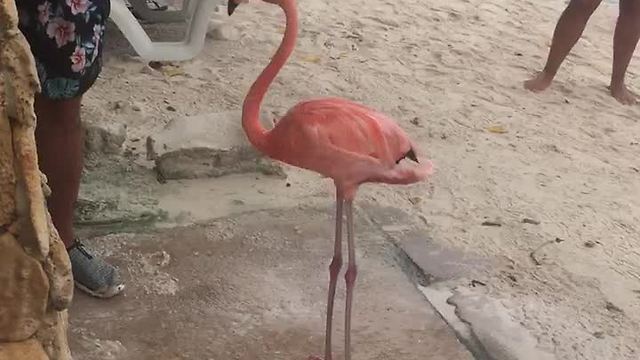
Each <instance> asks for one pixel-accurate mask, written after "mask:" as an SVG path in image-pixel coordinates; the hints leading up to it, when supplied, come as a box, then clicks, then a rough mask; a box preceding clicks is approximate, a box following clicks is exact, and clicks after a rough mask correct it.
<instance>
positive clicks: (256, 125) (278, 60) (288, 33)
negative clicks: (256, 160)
mask: <svg viewBox="0 0 640 360" xmlns="http://www.w3.org/2000/svg"><path fill="white" fill-rule="evenodd" d="M278 5H279V6H280V7H281V8H282V9H283V10H284V14H285V17H286V21H287V23H286V28H285V32H284V37H283V38H282V42H281V43H280V46H279V47H278V50H277V51H276V53H275V55H274V56H273V58H272V59H271V61H270V62H269V65H267V67H266V68H265V69H264V70H263V71H262V73H261V74H260V76H258V78H257V79H256V81H255V82H254V83H253V85H251V88H250V89H249V92H248V93H247V97H246V98H245V99H244V105H243V107H242V127H243V128H244V131H245V133H246V134H247V137H248V138H249V141H250V142H251V144H252V145H253V146H255V147H256V148H257V149H258V150H261V151H263V152H264V151H265V150H266V148H267V145H268V144H267V129H265V128H264V127H263V126H262V124H261V123H260V105H261V104H262V100H263V99H264V97H265V94H266V93H267V90H268V89H269V86H270V85H271V83H272V82H273V80H274V79H275V78H276V76H277V75H278V72H280V69H282V67H283V66H284V64H285V63H286V62H287V60H288V59H289V56H291V53H292V52H293V49H294V48H295V45H296V38H297V33H298V12H297V10H296V5H295V2H294V1H293V0H281V1H280V2H279V3H278Z"/></svg>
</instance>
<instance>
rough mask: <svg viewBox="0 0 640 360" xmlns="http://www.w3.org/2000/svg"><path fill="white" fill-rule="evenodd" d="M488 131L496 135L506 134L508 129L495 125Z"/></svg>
mask: <svg viewBox="0 0 640 360" xmlns="http://www.w3.org/2000/svg"><path fill="white" fill-rule="evenodd" d="M487 131H488V132H490V133H494V134H505V133H507V129H505V128H504V126H502V125H493V126H489V127H488V128H487Z"/></svg>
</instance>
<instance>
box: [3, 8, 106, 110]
mask: <svg viewBox="0 0 640 360" xmlns="http://www.w3.org/2000/svg"><path fill="white" fill-rule="evenodd" d="M15 1H16V5H17V8H18V13H19V16H20V24H19V26H20V31H22V33H23V34H24V36H25V37H26V38H27V41H28V42H29V45H30V46H31V52H32V53H33V56H34V58H35V60H36V68H37V70H38V77H39V78H40V83H41V85H42V95H43V96H45V97H47V98H49V99H52V100H66V99H73V98H76V97H79V96H81V95H82V94H84V93H85V92H86V91H87V90H89V88H90V87H91V86H92V85H93V84H94V82H95V81H96V79H97V78H98V75H99V74H100V71H101V70H102V49H103V36H104V29H105V24H106V22H107V19H108V18H109V12H110V8H111V3H110V1H109V0H15Z"/></svg>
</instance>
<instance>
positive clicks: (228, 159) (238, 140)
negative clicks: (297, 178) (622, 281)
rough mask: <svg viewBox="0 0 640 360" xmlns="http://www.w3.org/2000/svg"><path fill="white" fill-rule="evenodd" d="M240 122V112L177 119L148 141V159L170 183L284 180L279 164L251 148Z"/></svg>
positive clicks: (206, 114)
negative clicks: (249, 177) (251, 177)
mask: <svg viewBox="0 0 640 360" xmlns="http://www.w3.org/2000/svg"><path fill="white" fill-rule="evenodd" d="M264 117H265V116H264V115H263V118H264ZM241 118H242V112H240V111H225V112H218V113H205V114H199V115H194V116H188V117H178V118H175V119H173V120H172V121H171V122H170V123H169V124H167V126H166V127H165V128H164V129H162V130H161V131H160V132H159V133H157V134H153V135H151V136H149V137H148V138H147V159H149V160H155V163H156V168H157V171H158V173H159V175H160V176H161V177H163V178H164V179H167V180H169V179H198V178H208V177H220V176H223V175H229V174H239V173H248V172H259V173H263V174H267V175H278V176H284V172H283V170H282V168H281V167H280V165H279V164H277V163H276V162H273V161H271V160H269V159H267V158H264V157H263V156H262V155H261V154H260V153H258V152H257V151H256V150H255V149H254V148H253V146H251V144H250V143H249V140H248V139H247V137H246V135H245V133H244V130H243V129H242V124H241V122H240V119H241Z"/></svg>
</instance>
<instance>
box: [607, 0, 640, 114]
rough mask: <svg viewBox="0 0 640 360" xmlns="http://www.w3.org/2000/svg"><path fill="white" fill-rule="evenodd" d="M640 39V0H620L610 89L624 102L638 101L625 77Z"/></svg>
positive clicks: (613, 94)
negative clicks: (628, 86) (627, 84)
mask: <svg viewBox="0 0 640 360" xmlns="http://www.w3.org/2000/svg"><path fill="white" fill-rule="evenodd" d="M639 39H640V1H639V0H620V15H619V17H618V23H617V25H616V30H615V35H614V39H613V44H614V45H613V71H612V73H611V84H610V86H609V91H610V92H611V95H612V96H613V97H614V98H615V99H616V100H618V101H619V102H620V103H622V104H626V105H631V104H635V103H637V102H638V98H637V96H636V94H634V93H633V92H631V91H630V90H629V89H628V88H627V86H626V84H625V77H626V73H627V69H628V67H629V63H630V62H631V58H632V57H633V53H634V52H635V49H636V47H637V45H638V40H639Z"/></svg>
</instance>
